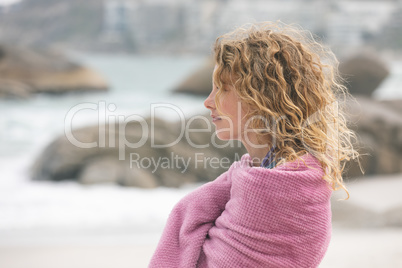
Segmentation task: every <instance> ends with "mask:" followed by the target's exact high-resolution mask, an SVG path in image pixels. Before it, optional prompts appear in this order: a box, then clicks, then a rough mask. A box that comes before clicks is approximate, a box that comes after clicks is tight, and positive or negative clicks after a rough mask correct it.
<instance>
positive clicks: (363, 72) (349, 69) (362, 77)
mask: <svg viewBox="0 0 402 268" xmlns="http://www.w3.org/2000/svg"><path fill="white" fill-rule="evenodd" d="M339 71H340V73H341V74H342V76H343V77H344V79H345V80H346V84H347V87H348V89H349V92H350V93H351V94H352V95H364V96H371V94H372V93H373V92H374V90H376V88H377V87H378V86H379V85H380V83H381V82H382V81H383V80H384V79H385V78H386V77H387V76H388V74H389V70H388V67H387V65H386V64H385V63H384V62H383V61H382V60H381V59H379V58H378V57H375V56H373V55H372V54H371V55H368V54H358V55H354V56H352V57H350V58H348V59H345V60H342V61H341V63H340V65H339Z"/></svg>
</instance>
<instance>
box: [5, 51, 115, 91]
mask: <svg viewBox="0 0 402 268" xmlns="http://www.w3.org/2000/svg"><path fill="white" fill-rule="evenodd" d="M107 89H108V84H107V82H106V80H105V79H104V78H103V77H102V76H101V75H100V74H99V73H97V72H95V71H94V70H91V69H89V68H86V67H83V66H80V65H79V64H77V63H74V62H72V61H70V60H68V59H67V58H65V57H64V56H63V55H61V54H58V53H56V52H51V51H39V50H33V49H27V48H21V47H10V46H5V45H2V46H0V97H17V98H18V97H20V98H27V97H29V96H30V95H32V94H34V93H40V92H43V93H56V94H59V93H65V92H80V91H105V90H107Z"/></svg>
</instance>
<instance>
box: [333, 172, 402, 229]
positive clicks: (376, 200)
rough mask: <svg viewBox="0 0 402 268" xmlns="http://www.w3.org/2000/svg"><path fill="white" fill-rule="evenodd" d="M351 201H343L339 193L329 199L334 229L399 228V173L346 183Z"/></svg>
mask: <svg viewBox="0 0 402 268" xmlns="http://www.w3.org/2000/svg"><path fill="white" fill-rule="evenodd" d="M346 186H347V188H348V190H349V194H350V198H349V199H348V200H342V199H344V197H345V194H344V193H343V191H342V190H340V191H337V192H334V194H333V196H332V199H331V208H332V221H333V223H334V225H335V226H342V227H353V228H373V227H402V213H401V211H402V210H401V209H402V195H400V194H399V192H400V189H401V187H402V173H400V174H396V175H381V176H370V177H368V178H364V177H359V178H356V179H355V180H353V181H350V182H347V184H346Z"/></svg>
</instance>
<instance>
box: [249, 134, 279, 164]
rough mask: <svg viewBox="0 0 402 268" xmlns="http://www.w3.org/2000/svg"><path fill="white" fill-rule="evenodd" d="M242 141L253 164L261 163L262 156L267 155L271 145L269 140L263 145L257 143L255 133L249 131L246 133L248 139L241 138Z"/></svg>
mask: <svg viewBox="0 0 402 268" xmlns="http://www.w3.org/2000/svg"><path fill="white" fill-rule="evenodd" d="M251 134H254V135H251ZM242 143H243V145H244V147H246V150H247V152H248V154H249V155H250V157H251V161H252V165H253V166H260V165H261V163H262V161H263V159H264V157H265V156H266V155H267V153H268V151H269V150H270V149H271V146H272V144H271V142H265V143H266V146H263V144H259V143H258V140H257V136H256V135H255V133H250V134H249V135H248V139H243V140H242Z"/></svg>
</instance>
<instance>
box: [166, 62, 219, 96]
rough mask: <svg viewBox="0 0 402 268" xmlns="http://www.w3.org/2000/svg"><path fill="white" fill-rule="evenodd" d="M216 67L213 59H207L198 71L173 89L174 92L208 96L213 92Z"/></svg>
mask: <svg viewBox="0 0 402 268" xmlns="http://www.w3.org/2000/svg"><path fill="white" fill-rule="evenodd" d="M214 66H215V63H214V61H213V59H206V60H205V61H204V63H203V64H202V65H201V66H200V67H199V68H198V69H197V70H195V71H194V72H193V73H191V74H190V75H189V76H188V77H187V78H185V79H184V80H183V81H182V82H181V83H180V84H179V85H177V86H176V87H175V88H174V89H173V92H176V93H189V94H193V95H202V96H208V95H209V93H210V92H211V90H212V73H213V70H214Z"/></svg>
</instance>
